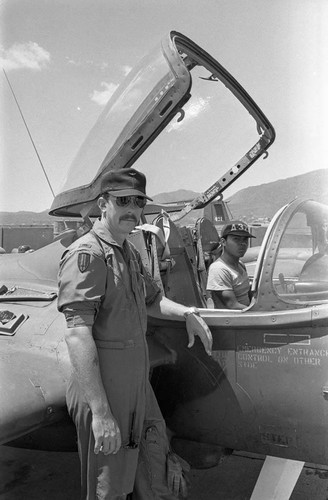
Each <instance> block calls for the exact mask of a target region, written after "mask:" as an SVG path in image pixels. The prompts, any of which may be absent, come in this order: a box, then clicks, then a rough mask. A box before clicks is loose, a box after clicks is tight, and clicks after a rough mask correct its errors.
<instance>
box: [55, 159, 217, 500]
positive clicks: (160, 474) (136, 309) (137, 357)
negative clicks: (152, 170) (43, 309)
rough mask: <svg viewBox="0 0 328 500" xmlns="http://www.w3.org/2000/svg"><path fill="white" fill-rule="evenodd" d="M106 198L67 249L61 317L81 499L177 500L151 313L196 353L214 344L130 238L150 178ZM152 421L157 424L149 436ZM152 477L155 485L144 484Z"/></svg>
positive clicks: (119, 180) (135, 178) (122, 175)
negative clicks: (152, 362) (152, 379)
mask: <svg viewBox="0 0 328 500" xmlns="http://www.w3.org/2000/svg"><path fill="white" fill-rule="evenodd" d="M101 193H102V194H101V195H100V197H99V198H98V201H97V203H98V207H99V209H100V212H101V218H100V219H99V220H97V221H96V222H95V224H94V226H93V228H92V230H91V231H90V232H89V233H87V234H85V235H84V236H82V237H81V238H80V239H78V240H77V241H75V242H74V243H73V244H72V245H71V246H70V247H69V248H68V249H67V250H66V251H65V253H64V254H63V257H62V260H61V263H60V271H59V293H58V309H59V310H60V311H62V312H63V313H64V315H65V317H66V323H67V329H66V336H65V338H66V343H67V346H68V351H69V356H70V359H71V363H72V368H73V369H72V377H71V380H70V382H69V385H68V388H67V405H68V409H69V412H70V414H71V416H72V418H73V420H74V422H75V425H76V428H77V435H78V449H79V456H80V461H81V484H82V496H81V498H82V499H87V500H95V499H101V500H105V499H106V500H107V499H110V500H112V499H125V498H127V495H128V494H130V493H131V492H132V491H134V493H133V496H132V498H136V499H138V500H139V499H140V500H148V499H154V500H155V499H166V500H169V499H173V498H177V496H176V495H175V493H176V492H175V493H174V492H173V493H172V492H171V491H170V489H169V488H168V486H167V481H166V479H167V478H166V470H165V467H166V463H165V462H166V453H167V452H168V443H167V442H165V439H166V435H165V432H164V433H163V432H160V434H161V435H160V436H159V435H157V434H158V429H160V430H163V429H164V431H165V424H164V422H163V418H162V416H161V413H160V410H159V407H158V405H157V401H156V399H155V396H154V394H153V391H152V388H151V386H150V383H149V380H148V375H149V358H148V349H147V342H146V338H145V334H146V328H147V313H148V314H150V315H151V316H153V317H158V318H166V319H172V320H181V321H186V329H187V332H188V337H189V345H188V347H191V346H192V345H193V343H194V338H195V335H198V336H199V337H200V339H201V341H202V343H203V344H204V347H205V349H206V352H207V353H208V354H210V353H211V348H212V337H211V333H210V330H209V329H208V327H207V325H206V323H205V322H204V321H203V320H202V318H201V317H200V316H199V314H198V311H197V309H195V308H188V307H186V306H183V305H181V304H177V303H175V302H173V301H171V300H169V299H167V298H166V297H164V296H163V295H162V294H161V291H160V289H159V287H158V286H157V284H156V283H155V281H154V280H153V279H152V277H151V276H150V274H149V273H148V272H147V271H146V270H145V268H144V267H143V265H142V262H141V258H140V255H139V253H138V251H137V250H136V248H135V247H134V246H133V245H132V244H131V243H130V242H129V241H128V240H127V239H126V238H127V236H128V234H129V233H130V232H131V231H132V230H133V229H134V228H135V226H136V225H137V224H138V222H139V219H140V216H141V213H142V210H143V208H144V206H145V205H146V200H147V198H148V197H147V195H146V178H145V176H144V175H143V174H142V173H140V172H138V171H136V170H134V169H132V168H126V169H120V170H116V171H111V172H108V173H106V174H105V175H104V177H103V179H102V184H101ZM148 199H150V198H148ZM145 422H155V423H158V425H155V426H150V427H149V428H147V429H146V428H145ZM163 434H164V435H165V439H164V445H163V444H161V443H163ZM147 435H148V436H150V440H151V442H152V443H154V442H155V443H157V446H158V447H159V455H160V454H161V453H162V454H163V456H164V459H163V457H159V461H158V462H157V465H156V466H157V467H158V464H160V465H159V467H160V468H161V470H160V471H159V470H158V468H157V470H156V471H155V473H152V472H151V471H150V472H149V468H151V467H152V466H153V465H154V464H152V463H147V456H146V455H147V450H146V453H144V452H145V449H146V446H145V439H147ZM161 440H162V441H161ZM146 444H147V443H146ZM155 462H156V460H155ZM145 471H146V474H148V476H149V477H147V478H146V479H145V477H143V478H140V476H142V475H145ZM147 471H148V472H147ZM152 481H153V482H152Z"/></svg>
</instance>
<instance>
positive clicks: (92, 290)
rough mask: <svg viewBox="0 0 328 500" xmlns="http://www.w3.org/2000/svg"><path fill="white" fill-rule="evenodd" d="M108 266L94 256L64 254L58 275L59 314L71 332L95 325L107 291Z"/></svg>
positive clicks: (77, 252)
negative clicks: (63, 317) (74, 328)
mask: <svg viewBox="0 0 328 500" xmlns="http://www.w3.org/2000/svg"><path fill="white" fill-rule="evenodd" d="M106 276H107V270H106V263H105V261H104V259H103V258H102V257H101V256H98V255H95V254H94V253H92V252H86V251H79V250H75V251H73V252H68V253H67V254H64V256H63V258H62V260H61V263H60V269H59V274H58V278H59V279H58V310H59V311H61V312H63V313H64V315H65V318H66V323H67V326H68V327H69V328H73V327H76V326H85V325H87V326H91V325H93V322H94V319H95V316H96V314H97V312H98V309H99V306H100V304H101V301H102V298H103V296H104V294H105V288H106Z"/></svg>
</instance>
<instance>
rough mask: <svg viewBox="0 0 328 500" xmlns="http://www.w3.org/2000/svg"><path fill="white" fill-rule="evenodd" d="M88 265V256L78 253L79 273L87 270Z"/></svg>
mask: <svg viewBox="0 0 328 500" xmlns="http://www.w3.org/2000/svg"><path fill="white" fill-rule="evenodd" d="M89 264H90V254H88V253H84V252H80V253H79V255H78V258H77V265H78V267H79V270H80V271H81V273H84V272H85V271H86V270H87V269H88V267H89Z"/></svg>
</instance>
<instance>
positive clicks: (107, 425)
mask: <svg viewBox="0 0 328 500" xmlns="http://www.w3.org/2000/svg"><path fill="white" fill-rule="evenodd" d="M92 431H93V435H94V438H95V447H94V452H95V454H96V455H98V453H99V451H101V452H102V453H103V454H104V455H110V454H111V453H113V454H114V455H115V453H117V452H118V451H119V449H120V448H121V444H122V439H121V432H120V429H119V426H118V424H117V422H116V420H115V418H114V417H113V415H112V414H111V413H109V412H107V413H106V414H105V416H98V415H93V417H92Z"/></svg>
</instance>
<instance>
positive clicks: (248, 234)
mask: <svg viewBox="0 0 328 500" xmlns="http://www.w3.org/2000/svg"><path fill="white" fill-rule="evenodd" d="M229 234H234V235H236V236H247V238H256V236H253V235H252V234H251V233H247V232H246V231H231V232H230V233H227V234H226V235H225V236H229Z"/></svg>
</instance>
